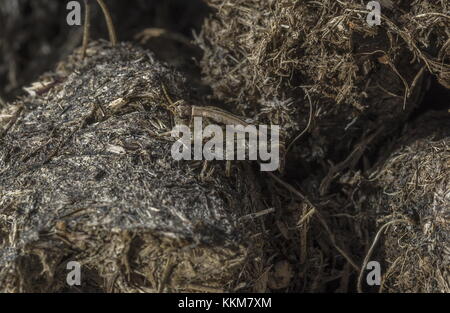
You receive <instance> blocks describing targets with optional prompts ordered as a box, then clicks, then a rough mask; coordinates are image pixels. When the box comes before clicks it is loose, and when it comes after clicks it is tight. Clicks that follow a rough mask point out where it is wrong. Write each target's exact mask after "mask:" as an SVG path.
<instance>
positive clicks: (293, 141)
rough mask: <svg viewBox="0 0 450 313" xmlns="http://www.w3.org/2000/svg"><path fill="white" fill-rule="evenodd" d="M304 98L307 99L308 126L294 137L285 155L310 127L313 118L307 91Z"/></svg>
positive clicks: (311, 105)
mask: <svg viewBox="0 0 450 313" xmlns="http://www.w3.org/2000/svg"><path fill="white" fill-rule="evenodd" d="M305 92H306V96H307V97H308V100H309V120H308V124H307V125H306V127H305V129H304V130H303V131H302V132H301V133H300V135H298V136H297V137H295V139H294V140H292V142H291V143H290V144H289V146H288V148H287V150H286V154H287V153H288V152H289V150H290V149H291V148H292V146H293V145H294V143H295V142H296V141H297V140H299V139H300V138H301V137H302V136H303V135H304V134H305V133H306V132H307V131H308V129H309V127H310V126H311V121H312V116H313V103H312V100H311V97H310V96H309V93H308V91H306V90H305Z"/></svg>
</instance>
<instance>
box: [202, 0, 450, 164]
mask: <svg viewBox="0 0 450 313" xmlns="http://www.w3.org/2000/svg"><path fill="white" fill-rule="evenodd" d="M206 2H207V3H208V4H209V5H210V6H211V7H212V8H213V9H214V12H215V13H214V14H212V15H211V17H210V18H209V19H207V20H206V21H205V24H204V27H203V29H202V32H201V34H200V35H199V36H198V39H197V42H198V44H199V45H200V46H201V47H202V48H203V50H204V57H203V59H202V62H201V68H202V71H203V73H204V81H205V82H206V83H207V84H209V85H210V86H211V87H212V89H213V92H214V95H215V96H216V97H217V98H219V99H221V100H223V101H225V102H227V103H229V104H230V106H232V107H233V108H234V110H235V111H237V112H239V113H241V114H242V113H243V112H246V113H247V114H248V113H250V115H254V116H257V117H258V118H260V119H262V120H269V121H271V122H272V123H276V124H280V125H282V126H283V127H284V128H285V129H286V130H287V131H288V133H289V135H290V137H291V139H292V140H294V139H295V137H296V135H297V134H298V133H299V132H300V131H301V130H302V129H303V128H304V127H305V126H306V125H307V124H308V119H309V116H310V110H312V112H313V117H314V118H313V120H314V123H313V125H312V126H311V127H310V132H311V136H312V137H313V140H314V141H315V142H316V145H317V146H318V147H317V148H316V149H320V150H322V152H321V154H329V157H330V158H332V159H334V160H333V161H336V160H335V158H339V157H341V156H342V154H346V153H348V152H349V149H351V143H352V141H355V140H357V139H358V138H359V137H360V136H361V133H364V132H366V131H368V130H371V129H372V130H373V129H377V128H379V127H380V126H381V125H383V126H384V127H385V128H386V131H387V130H389V129H391V128H395V127H396V126H397V124H398V123H399V122H402V121H405V120H406V118H407V117H408V115H409V113H410V112H411V111H412V110H413V109H414V107H415V106H416V105H417V103H418V99H419V100H420V96H421V95H423V92H424V88H423V83H422V82H423V78H424V77H425V76H426V74H427V73H432V74H433V75H436V76H437V77H438V78H439V81H440V82H441V83H442V84H443V85H444V86H447V87H448V86H449V81H450V80H449V76H448V75H449V72H450V67H449V49H450V45H449V41H448V36H449V32H450V28H449V26H450V18H449V16H448V15H447V13H448V11H449V9H450V8H449V5H448V3H447V2H446V1H432V2H431V1H401V0H397V1H383V3H382V13H383V17H382V24H381V26H378V27H370V26H369V25H368V24H367V22H366V16H367V14H368V12H369V11H367V10H366V9H365V3H364V2H363V1H349V0H346V1H332V0H326V1H291V0H283V1H273V0H272V1H267V0H226V1H225V0H207V1H206ZM386 3H387V4H389V5H386ZM337 137H338V138H340V141H341V142H342V144H339V143H338V144H336V142H334V144H333V145H331V144H330V143H331V142H332V141H335V139H336V138H337ZM349 145H350V147H349ZM331 147H333V149H331ZM302 148H303V147H302Z"/></svg>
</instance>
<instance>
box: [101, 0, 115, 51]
mask: <svg viewBox="0 0 450 313" xmlns="http://www.w3.org/2000/svg"><path fill="white" fill-rule="evenodd" d="M97 3H98V5H99V6H100V7H101V8H102V11H103V15H104V16H105V19H106V26H107V27H108V33H109V40H110V41H111V44H112V45H113V46H115V45H116V44H117V36H116V31H115V29H114V24H113V21H112V18H111V14H110V13H109V10H108V7H107V6H106V4H105V2H104V1H103V0H97Z"/></svg>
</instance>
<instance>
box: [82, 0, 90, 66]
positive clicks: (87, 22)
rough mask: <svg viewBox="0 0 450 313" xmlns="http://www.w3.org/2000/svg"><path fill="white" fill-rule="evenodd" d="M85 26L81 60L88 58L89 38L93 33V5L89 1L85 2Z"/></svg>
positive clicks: (85, 0)
mask: <svg viewBox="0 0 450 313" xmlns="http://www.w3.org/2000/svg"><path fill="white" fill-rule="evenodd" d="M84 8H85V13H84V26H83V47H82V49H81V51H82V52H81V58H82V59H84V58H85V57H86V50H87V46H88V43H89V36H90V31H91V5H90V4H89V1H88V0H84Z"/></svg>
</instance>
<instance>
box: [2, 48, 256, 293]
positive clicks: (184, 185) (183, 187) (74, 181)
mask: <svg viewBox="0 0 450 313" xmlns="http://www.w3.org/2000/svg"><path fill="white" fill-rule="evenodd" d="M162 84H164V85H165V86H166V87H167V89H168V91H169V93H170V95H171V96H172V97H173V98H174V99H176V100H178V99H180V98H183V99H184V100H187V101H194V100H193V98H192V97H191V96H190V94H189V92H188V90H187V89H186V88H185V85H186V84H188V83H187V82H186V81H185V79H184V78H183V77H182V76H180V75H179V74H177V73H175V72H174V71H173V70H171V69H169V68H167V67H166V66H164V65H162V64H161V63H159V62H158V61H156V60H155V59H154V56H153V54H151V53H149V52H147V51H145V50H141V49H137V48H134V47H132V46H131V45H128V44H120V45H119V46H118V47H117V48H114V49H113V48H109V47H108V44H105V43H94V44H92V45H91V46H90V48H89V49H88V58H87V60H86V61H85V62H84V63H83V62H81V61H80V60H79V54H74V55H73V56H71V57H70V58H69V61H68V62H64V63H61V64H60V66H59V68H58V71H57V72H55V73H50V74H46V75H45V76H44V77H42V78H41V80H40V82H39V83H36V84H34V85H33V86H32V87H31V88H29V89H28V92H29V93H30V96H27V97H24V98H23V99H19V100H18V101H16V103H15V104H14V106H10V107H8V108H7V109H5V110H3V112H2V114H1V115H2V118H3V119H2V120H0V136H1V137H0V138H1V145H0V264H1V265H0V286H1V287H0V288H1V291H15V292H16V291H22V292H23V291H29V292H33V291H39V292H49V291H69V290H72V291H73V290H75V291H76V290H78V291H127V292H128V291H219V290H225V291H227V290H236V289H235V288H236V287H238V288H250V285H251V283H252V279H254V278H255V277H257V276H253V274H255V275H259V274H258V273H256V272H257V271H256V270H254V269H253V274H252V273H250V272H249V271H248V269H247V267H246V266H244V264H245V265H248V267H249V268H253V267H252V266H251V264H253V262H254V259H255V258H256V257H258V256H259V255H258V253H259V250H258V249H259V248H260V246H259V245H258V244H255V240H253V239H252V238H255V237H251V235H255V232H256V231H257V230H258V228H257V227H256V226H255V225H254V223H253V222H251V221H252V219H251V218H248V216H247V218H243V219H242V217H244V216H246V215H248V214H250V213H252V212H253V211H254V210H256V209H257V207H258V202H259V200H258V193H257V187H256V185H255V184H254V183H253V182H247V183H246V184H243V183H242V181H244V179H243V175H244V173H243V171H244V169H240V168H238V167H236V168H235V170H234V171H233V175H232V177H230V178H227V177H225V174H224V167H223V166H222V165H221V164H217V163H211V164H209V166H208V167H207V168H203V164H198V163H195V162H187V161H186V162H185V161H181V162H177V161H175V160H174V159H173V158H172V156H171V154H170V149H171V146H172V143H173V140H172V139H167V138H164V137H159V136H158V134H159V133H163V132H167V131H170V130H171V128H172V125H171V123H172V121H171V119H172V117H171V113H169V111H168V110H167V109H165V108H164V105H167V104H166V100H165V98H164V96H163V92H162V90H161V89H162V88H161V85H162ZM142 94H145V97H137V96H138V95H142ZM202 169H203V170H202ZM248 171H249V170H248V169H247V172H246V175H249V173H250V172H248ZM249 221H250V223H249ZM244 226H245V227H244ZM69 261H77V262H80V263H81V264H82V284H81V286H74V287H69V286H68V285H67V284H66V275H67V273H68V272H69V271H68V270H67V269H66V265H67V263H68V262H69ZM242 280H244V281H245V283H244V284H241V282H242Z"/></svg>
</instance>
